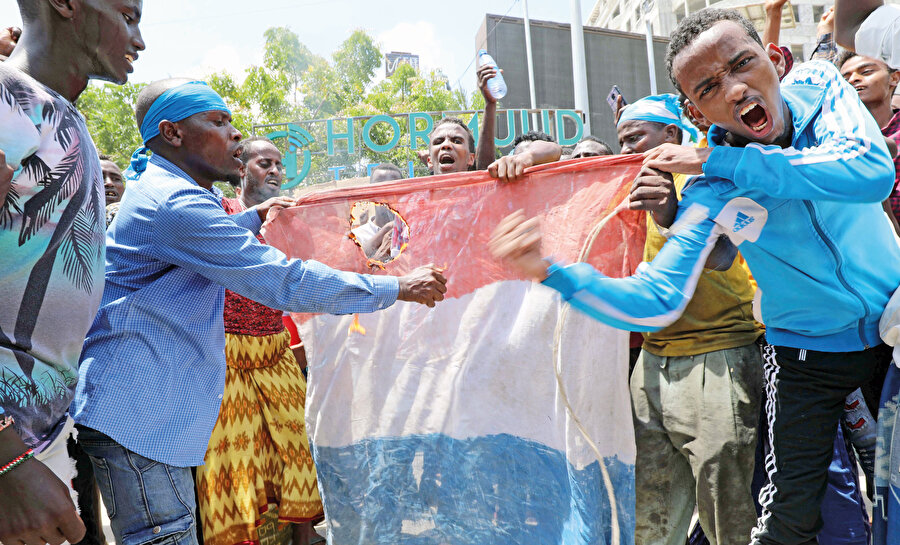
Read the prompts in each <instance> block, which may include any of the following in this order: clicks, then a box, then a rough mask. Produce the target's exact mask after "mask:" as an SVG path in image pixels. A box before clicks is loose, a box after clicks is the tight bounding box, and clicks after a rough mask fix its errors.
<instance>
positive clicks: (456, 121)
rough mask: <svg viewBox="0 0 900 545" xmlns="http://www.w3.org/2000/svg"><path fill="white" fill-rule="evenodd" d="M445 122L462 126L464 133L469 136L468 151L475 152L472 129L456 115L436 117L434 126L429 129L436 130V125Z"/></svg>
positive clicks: (438, 125)
mask: <svg viewBox="0 0 900 545" xmlns="http://www.w3.org/2000/svg"><path fill="white" fill-rule="evenodd" d="M445 123H453V124H454V125H459V126H460V127H462V128H463V129H464V130H465V131H466V134H467V135H468V137H469V153H475V135H474V134H472V129H470V128H469V126H468V125H466V122H465V121H463V120H462V119H460V118H458V117H452V116H451V117H443V118H441V119H438V120H437V122H436V123H435V124H434V127H433V128H432V129H431V132H432V133H433V132H434V131H436V130H437V128H438V127H440V126H441V125H443V124H445ZM429 138H430V136H429Z"/></svg>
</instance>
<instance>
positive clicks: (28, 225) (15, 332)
mask: <svg viewBox="0 0 900 545" xmlns="http://www.w3.org/2000/svg"><path fill="white" fill-rule="evenodd" d="M0 150H3V152H4V153H5V155H6V162H7V164H8V165H10V166H12V168H14V169H15V174H14V175H13V180H12V184H11V186H10V187H9V191H8V193H7V194H6V198H5V200H4V201H3V202H2V203H0V261H2V263H3V265H2V267H0V408H2V410H3V412H4V413H5V414H6V415H12V416H13V417H14V418H15V421H16V425H15V426H16V431H17V432H18V433H19V435H20V436H21V437H22V439H23V440H24V441H25V443H27V444H28V446H29V447H32V448H34V449H35V450H36V451H38V452H39V451H40V450H42V449H43V448H44V447H46V445H48V444H49V443H50V442H51V441H53V439H55V438H56V436H57V435H58V433H59V431H60V429H61V427H62V424H63V423H64V422H65V415H66V413H67V411H68V408H69V403H70V402H71V400H72V397H73V395H74V391H75V383H76V381H77V379H78V356H79V354H80V353H81V345H82V343H83V341H84V336H85V335H86V334H87V331H88V329H89V328H90V325H91V322H92V321H93V319H94V316H95V315H96V313H97V309H98V307H99V306H100V298H101V296H102V295H103V262H104V257H105V256H104V252H105V245H104V235H105V222H104V214H103V204H104V198H103V176H102V172H101V170H100V162H99V160H98V158H97V150H96V149H95V148H94V143H93V141H92V140H91V136H90V134H88V130H87V127H86V126H85V123H84V118H83V117H81V114H79V113H78V111H77V110H76V109H75V107H74V106H73V105H72V104H71V103H69V102H68V101H67V100H66V99H64V98H63V97H62V96H60V95H58V94H57V93H55V92H54V91H52V90H51V89H49V88H47V87H45V86H44V85H42V84H40V83H38V82H37V81H36V80H34V79H32V78H31V77H29V76H28V75H26V74H24V73H22V72H20V71H18V70H16V69H14V68H12V67H8V66H5V65H4V64H3V63H0ZM0 193H2V192H0Z"/></svg>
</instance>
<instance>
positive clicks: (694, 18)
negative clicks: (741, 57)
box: [666, 8, 765, 92]
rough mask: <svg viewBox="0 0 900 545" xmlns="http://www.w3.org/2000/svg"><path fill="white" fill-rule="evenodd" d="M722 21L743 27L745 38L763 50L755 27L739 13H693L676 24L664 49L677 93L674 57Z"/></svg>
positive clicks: (705, 11)
mask: <svg viewBox="0 0 900 545" xmlns="http://www.w3.org/2000/svg"><path fill="white" fill-rule="evenodd" d="M722 21H731V22H733V23H737V24H738V25H740V26H741V27H743V29H744V32H746V33H747V36H750V37H751V38H753V41H755V42H756V43H758V44H759V46H760V47H762V48H765V45H763V43H762V40H761V39H760V37H759V33H758V32H757V31H756V27H754V26H753V23H751V22H750V21H748V20H747V19H746V18H744V17H743V16H741V14H740V13H738V12H736V11H734V10H730V9H718V8H704V9H701V10H700V11H695V12H694V13H692V14H690V15H688V16H687V17H685V18H684V19H682V20H681V22H680V23H678V27H677V28H676V29H675V30H673V31H672V35H671V36H670V37H669V47H668V49H666V71H667V72H668V74H669V79H670V80H672V84H673V85H675V88H676V89H678V91H679V92H680V91H681V86H680V85H678V82H677V81H676V80H675V74H674V73H673V71H672V65H673V64H674V63H675V57H677V56H678V54H679V53H681V52H682V51H683V50H684V48H686V47H687V46H689V45H691V43H693V41H694V40H695V39H697V36H699V35H701V34H703V33H704V32H706V31H707V30H709V29H710V28H712V27H713V25H715V24H716V23H720V22H722Z"/></svg>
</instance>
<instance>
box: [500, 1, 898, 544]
mask: <svg viewBox="0 0 900 545" xmlns="http://www.w3.org/2000/svg"><path fill="white" fill-rule="evenodd" d="M784 67H785V66H784V57H783V56H782V53H781V50H780V49H779V48H778V47H776V46H775V45H774V44H768V45H767V46H763V45H762V43H761V41H760V39H759V35H758V34H757V32H756V30H755V29H754V28H753V25H752V23H750V22H749V21H747V20H746V19H744V18H742V17H741V16H739V15H738V14H737V13H735V12H733V11H727V10H720V9H705V10H701V11H698V12H695V13H693V14H691V15H690V16H688V17H685V18H684V19H683V20H682V21H681V23H680V24H679V25H678V28H677V29H676V30H675V31H674V32H673V33H672V37H671V41H670V43H669V48H668V53H667V68H668V71H669V75H670V77H671V78H672V81H673V82H674V83H675V85H676V86H677V87H678V89H679V90H681V91H682V92H683V93H684V94H685V95H686V96H687V98H688V99H690V101H691V102H692V103H693V104H694V105H696V107H697V108H698V109H699V110H700V112H701V113H702V114H703V116H704V117H706V118H707V119H708V120H709V121H710V122H711V123H712V124H713V126H712V127H711V128H710V131H709V134H708V139H709V145H710V147H709V148H708V149H697V148H687V147H683V146H674V145H671V144H664V145H662V146H660V147H658V148H656V149H654V150H652V151H651V152H649V153H647V154H646V155H645V160H644V164H645V166H647V167H649V168H654V169H657V170H661V171H664V172H672V173H676V172H680V173H685V174H689V175H699V176H697V177H695V178H693V179H691V180H689V181H688V183H687V184H686V186H685V188H684V191H683V194H682V197H683V198H682V201H681V202H680V203H679V208H678V216H677V220H676V223H675V224H674V225H673V227H672V228H671V229H670V233H669V236H670V238H669V240H668V241H667V242H666V244H665V245H664V246H663V248H662V250H661V251H660V252H659V254H658V255H657V256H656V258H655V259H654V260H653V262H652V263H650V264H648V265H647V264H645V266H642V267H641V268H640V269H639V271H638V273H637V274H635V275H634V276H632V277H630V278H625V279H611V278H606V277H604V276H603V275H601V274H600V273H598V272H596V271H595V270H593V269H592V268H591V267H590V266H589V265H586V264H583V263H579V264H575V265H570V266H562V265H560V264H551V263H548V262H547V261H545V260H543V259H542V255H541V252H540V242H541V238H540V235H539V232H538V230H537V224H536V221H535V220H534V219H531V220H528V219H525V217H524V215H523V214H522V213H521V212H518V213H516V214H513V215H512V216H510V217H508V218H506V219H505V220H504V221H503V222H501V224H500V225H499V226H498V228H497V230H496V232H495V236H494V239H493V240H492V243H491V244H492V249H493V251H494V253H495V254H496V255H497V256H499V257H502V258H506V259H509V260H511V261H512V262H513V263H514V264H516V265H517V266H518V267H519V268H520V269H522V270H523V271H524V272H525V273H526V274H528V275H529V276H532V277H534V278H536V279H538V280H541V281H543V283H544V284H546V285H548V286H549V287H552V288H555V289H557V290H558V291H560V292H561V293H562V296H563V297H564V298H565V299H566V300H568V301H569V302H570V303H571V304H572V305H573V306H575V307H576V308H578V309H580V310H583V311H584V312H586V313H588V314H590V315H591V316H594V317H596V318H597V319H599V320H602V321H604V322H605V323H608V324H610V325H613V326H616V327H621V328H623V329H630V328H634V327H637V328H639V329H643V330H656V329H659V328H660V327H664V326H665V325H667V324H669V323H671V322H672V321H673V320H675V319H676V318H677V317H678V316H679V315H680V314H681V312H682V311H683V310H684V307H685V305H686V304H687V302H688V301H689V300H690V298H691V296H692V295H693V293H694V288H695V286H696V282H697V278H698V276H699V274H700V273H701V271H702V267H703V263H704V261H705V259H706V256H707V255H708V253H709V252H710V251H711V249H712V246H713V242H714V241H715V240H716V238H717V237H718V236H719V234H722V233H724V234H726V235H727V236H728V237H729V238H730V239H731V240H732V242H733V243H734V244H735V245H737V246H738V249H739V251H740V252H741V254H742V255H743V256H744V258H745V259H746V261H747V263H748V264H749V266H750V269H751V271H752V272H753V275H754V277H755V278H756V280H757V281H758V284H759V288H760V290H761V291H762V300H761V312H762V317H763V322H764V323H765V324H766V326H767V329H766V340H767V342H768V345H767V346H766V347H765V374H766V400H765V402H764V404H765V406H766V412H767V420H768V423H769V430H770V431H769V434H768V437H767V440H768V442H769V443H770V446H771V448H770V454H769V455H768V456H767V458H766V470H767V473H768V474H769V478H770V481H769V483H768V484H767V485H766V487H764V488H763V490H762V492H761V493H760V500H761V503H762V509H763V512H762V515H761V516H760V518H759V521H758V523H757V527H756V528H755V529H754V531H753V532H752V534H751V535H750V536H747V539H748V541H749V542H751V543H754V544H756V543H765V544H776V543H777V544H785V545H796V544H806V543H816V534H817V533H818V531H819V529H820V528H821V527H822V520H821V516H820V505H821V502H822V496H823V493H824V491H825V484H826V471H827V468H828V464H829V462H830V461H831V458H832V445H833V442H834V439H835V433H836V429H837V425H838V421H839V419H840V417H841V415H842V411H843V403H844V399H845V398H846V397H847V395H848V394H850V393H851V392H853V391H854V390H855V389H856V388H858V387H859V386H860V385H861V384H863V383H864V382H865V381H866V380H868V379H869V377H870V376H871V375H872V372H873V370H874V369H875V367H876V366H877V364H878V362H879V361H880V360H881V359H883V358H890V350H889V348H887V347H886V346H885V345H884V344H882V342H881V339H880V337H879V332H878V322H879V319H880V318H881V315H882V313H883V311H884V309H885V306H886V304H887V302H888V300H889V298H890V297H891V294H892V293H893V292H894V291H895V290H896V289H897V287H898V285H900V247H898V245H897V243H896V242H895V240H894V235H893V232H892V227H891V225H890V222H889V221H888V219H887V217H886V215H885V214H884V212H883V210H882V208H881V202H882V201H883V200H884V199H885V198H887V196H888V195H889V194H890V192H891V189H892V188H893V185H894V165H893V163H892V161H891V157H890V155H889V154H888V151H887V147H886V145H885V142H884V138H883V137H882V135H881V131H880V130H879V127H878V124H877V123H876V122H875V120H874V119H873V118H872V116H871V115H870V114H869V112H867V111H866V109H865V107H864V106H863V105H862V103H861V102H860V100H859V97H858V96H857V93H856V91H855V90H854V89H853V87H851V86H850V85H849V84H848V83H847V82H845V81H844V79H843V78H842V77H841V75H840V73H839V72H838V71H837V69H836V68H835V67H834V66H832V65H831V64H829V63H825V62H822V61H812V62H808V63H806V64H803V65H801V66H798V67H795V68H794V69H793V71H792V72H791V73H790V74H789V75H788V76H787V77H785V80H784V81H783V82H782V83H781V85H780V86H779V81H778V78H779V76H780V75H782V74H783V73H784Z"/></svg>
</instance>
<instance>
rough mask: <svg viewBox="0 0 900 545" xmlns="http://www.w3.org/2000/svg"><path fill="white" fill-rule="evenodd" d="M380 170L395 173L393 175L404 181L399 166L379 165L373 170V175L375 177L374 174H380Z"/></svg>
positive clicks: (392, 164) (390, 164)
mask: <svg viewBox="0 0 900 545" xmlns="http://www.w3.org/2000/svg"><path fill="white" fill-rule="evenodd" d="M379 170H387V171H389V172H393V173H395V174H396V175H397V176H399V178H398V179H402V178H403V171H402V170H400V167H398V166H397V165H395V164H394V163H381V164H380V165H378V166H377V167H375V168H373V169H372V175H374V174H375V173H376V172H378V171H379Z"/></svg>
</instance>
